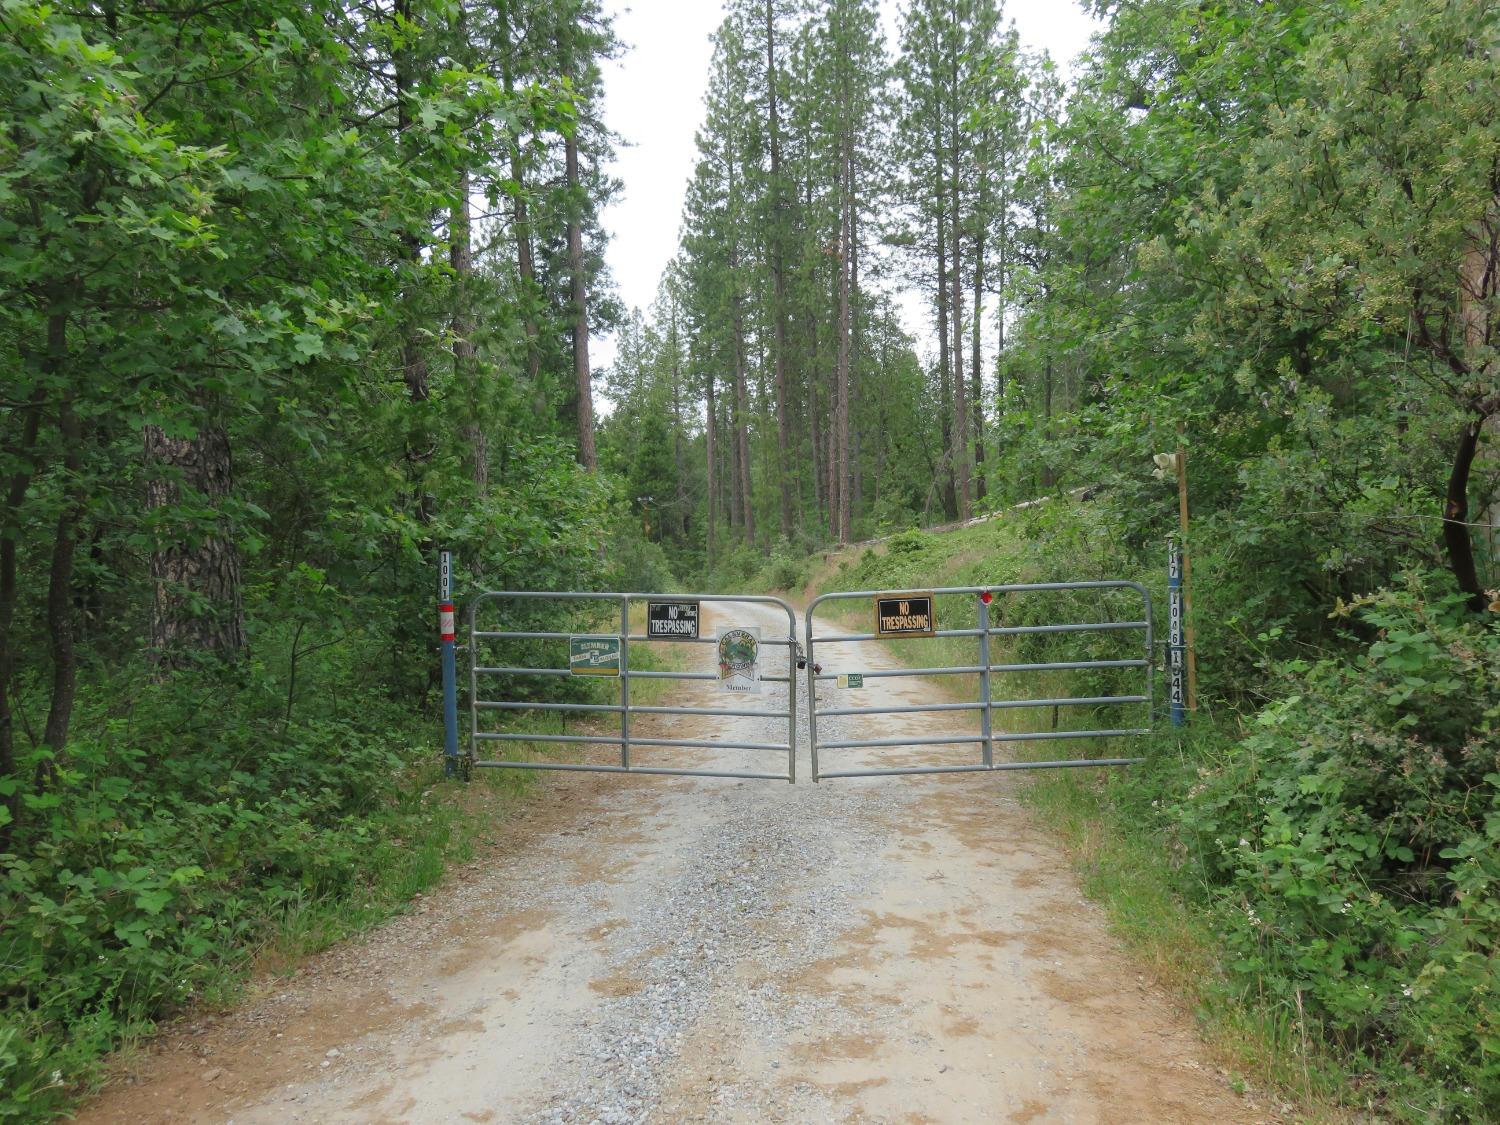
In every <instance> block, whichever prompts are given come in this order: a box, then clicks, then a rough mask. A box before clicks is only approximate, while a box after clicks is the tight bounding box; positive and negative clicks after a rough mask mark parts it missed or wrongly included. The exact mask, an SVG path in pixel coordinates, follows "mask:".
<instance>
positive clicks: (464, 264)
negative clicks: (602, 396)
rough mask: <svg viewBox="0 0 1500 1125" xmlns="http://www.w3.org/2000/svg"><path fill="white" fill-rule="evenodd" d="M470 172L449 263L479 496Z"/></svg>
mask: <svg viewBox="0 0 1500 1125" xmlns="http://www.w3.org/2000/svg"><path fill="white" fill-rule="evenodd" d="M470 225H471V224H470V221H469V173H468V171H467V170H466V171H464V172H461V173H460V174H459V177H458V198H457V199H456V200H455V201H454V204H453V218H452V228H453V229H452V231H451V232H450V239H451V241H450V244H449V247H448V262H449V264H450V265H451V266H452V267H453V278H454V302H453V374H454V382H455V384H456V385H457V386H458V387H459V388H461V392H462V397H461V401H462V403H463V407H462V409H463V411H464V413H465V414H466V415H467V417H466V418H465V420H464V423H463V425H462V427H461V430H460V434H461V436H462V438H463V444H464V452H465V455H466V456H467V457H468V460H469V477H470V479H471V480H472V481H473V482H474V488H475V491H477V492H478V493H479V495H480V496H485V495H488V493H489V489H490V454H489V440H488V437H487V435H486V434H485V432H484V426H483V425H482V424H481V421H480V412H479V401H480V387H479V370H478V363H477V352H476V349H475V347H474V340H473V335H474V313H473V300H474V294H473V284H474V257H473V252H472V251H471V249H470V246H469V238H470V231H469V228H470Z"/></svg>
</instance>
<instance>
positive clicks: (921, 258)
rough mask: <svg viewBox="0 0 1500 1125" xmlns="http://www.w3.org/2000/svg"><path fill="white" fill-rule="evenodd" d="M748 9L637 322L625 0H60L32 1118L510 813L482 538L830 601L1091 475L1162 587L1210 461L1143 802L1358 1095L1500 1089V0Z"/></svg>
mask: <svg viewBox="0 0 1500 1125" xmlns="http://www.w3.org/2000/svg"><path fill="white" fill-rule="evenodd" d="M724 7H725V16H724V20H723V23H722V25H721V27H720V29H719V30H718V32H717V34H716V36H715V38H714V45H713V60H712V69H711V73H710V75H709V82H708V95H707V98H706V103H705V106H704V112H703V118H702V123H701V125H700V128H699V131H698V134H697V151H698V159H697V163H696V167H695V169H694V172H693V175H692V178H691V181H690V183H689V184H688V185H687V190H686V196H685V202H684V208H683V214H682V223H681V234H680V244H679V246H678V247H677V250H676V253H675V255H674V256H673V258H672V262H671V265H670V266H669V268H668V269H667V271H666V273H665V275H664V276H663V277H662V279H661V283H660V287H659V290H658V293H657V296H656V300H655V301H654V303H653V304H652V305H651V306H650V307H649V308H647V309H633V308H632V309H626V308H624V307H622V305H621V302H620V300H619V298H618V296H617V295H616V294H615V292H614V289H613V285H612V281H611V278H610V276H609V273H608V270H607V268H606V266H605V256H604V251H605V247H606V245H607V242H608V237H609V234H608V230H607V229H606V224H605V221H604V216H605V215H606V213H607V212H606V208H607V207H608V204H609V202H610V200H611V199H612V198H614V197H615V195H616V194H617V193H618V192H619V191H620V190H621V189H622V185H621V184H619V183H618V182H616V181H615V180H614V179H613V178H612V175H611V172H610V168H611V159H612V154H613V151H614V149H615V147H616V146H617V145H619V144H620V143H622V138H621V137H617V136H615V135H613V134H612V133H611V131H610V129H609V128H608V127H607V126H606V125H605V123H604V115H603V100H604V81H603V68H604V67H605V66H606V65H607V64H608V62H609V60H611V59H613V58H615V57H617V56H618V55H619V54H620V53H621V52H622V51H624V50H627V49H628V45H627V44H624V43H622V42H620V41H619V39H618V37H617V35H616V33H615V31H614V29H613V27H612V25H611V21H610V18H609V12H608V11H606V10H605V7H604V6H603V5H602V3H601V2H600V0H304V2H300V3H295V4H294V3H289V2H286V0H236V2H234V3H228V4H226V3H214V2H201V0H88V2H78V0H55V2H42V0H0V96H3V99H4V102H5V128H4V130H3V131H0V289H3V294H4V300H3V301H0V348H3V350H4V360H3V368H0V370H3V373H4V374H3V380H0V1119H7V1118H16V1119H43V1118H45V1117H47V1116H49V1115H51V1114H53V1113H56V1112H58V1111H59V1110H60V1109H61V1108H63V1107H66V1106H67V1105H69V1104H71V1102H72V1100H73V1099H75V1098H76V1097H77V1096H78V1094H79V1093H80V1091H82V1090H84V1089H86V1088H87V1086H88V1084H89V1083H90V1082H91V1081H93V1080H94V1077H95V1076H96V1075H97V1073H98V1070H97V1067H98V1060H99V1059H100V1058H101V1057H103V1056H104V1055H106V1054H107V1052H109V1051H110V1050H112V1049H113V1048H115V1047H116V1046H118V1045H119V1044H121V1043H122V1042H126V1041H129V1040H131V1039H132V1038H134V1037H137V1036H139V1035H140V1034H142V1033H144V1032H146V1031H148V1030H149V1029H150V1028H151V1027H152V1026H153V1025H154V1023H155V1021H157V1020H160V1019H162V1018H164V1017H166V1016H168V1015H170V1014H172V1013H174V1012H178V1011H181V1010H183V1009H184V1008H185V1007H187V1006H189V1005H191V1004H194V1003H205V1002H209V1003H211V1002H214V1001H215V1000H216V998H222V997H223V996H225V995H229V994H230V993H232V990H233V987H234V982H235V981H236V980H239V979H242V977H243V975H244V973H245V972H247V971H248V970H249V969H250V968H251V967H253V966H254V965H255V964H256V963H257V958H261V957H263V956H264V954H265V951H266V950H267V949H268V948H270V947H272V946H275V945H276V943H277V942H279V941H284V940H285V935H287V934H288V933H292V932H296V933H299V934H301V935H302V937H301V938H299V939H298V940H301V941H302V942H303V945H301V946H297V948H312V947H315V946H316V945H318V944H319V943H326V942H328V941H332V940H336V939H337V938H338V937H340V936H343V935H344V934H347V933H349V932H353V931H355V930H357V929H359V928H361V927H364V926H368V925H371V924H374V923H375V922H377V921H379V920H380V919H381V918H382V917H385V916H387V915H388V914H389V912H390V911H392V910H394V909H398V908H399V904H400V902H401V901H403V900H404V898H407V897H410V895H411V894H412V893H414V892H415V891H417V890H419V889H421V888H422V887H424V886H427V885H430V884H431V883H432V882H433V881H434V880H435V879H437V878H438V877H439V875H440V874H441V871H442V868H443V865H444V863H445V862H447V861H449V860H450V859H451V858H452V857H454V856H455V855H460V854H462V852H463V849H464V847H466V846H467V845H466V843H465V841H466V839H467V836H466V833H467V832H468V831H469V829H468V828H466V827H465V825H466V824H468V823H469V821H467V820H466V819H465V818H466V817H472V816H473V815H474V814H473V811H472V810H471V809H470V810H467V811H466V807H465V806H464V805H463V802H462V801H460V800H459V799H458V798H457V797H455V796H453V794H452V790H453V787H451V786H446V785H444V784H443V783H442V782H441V780H440V777H439V775H440V770H439V769H438V768H437V764H436V754H435V748H436V745H437V742H438V739H439V731H438V730H437V729H436V718H437V714H438V695H437V661H436V635H435V633H434V631H433V625H434V613H433V609H432V607H433V603H434V599H435V588H434V581H435V570H434V558H435V552H436V551H437V549H438V548H439V547H443V548H448V549H451V550H453V551H454V552H455V554H456V557H457V559H458V560H459V567H460V580H459V593H460V598H462V596H463V595H464V594H465V593H466V592H469V591H473V590H477V589H482V588H491V589H506V588H512V589H548V588H552V589H575V590H588V589H621V588H633V589H639V590H656V589H672V588H696V589H705V590H707V589H747V588H751V587H754V588H755V589H756V590H764V589H769V588H775V589H783V590H792V589H798V588H801V587H803V586H804V585H805V584H806V583H807V581H808V579H809V576H810V574H811V573H812V566H813V564H814V563H815V562H816V560H817V559H819V558H820V557H821V556H822V554H823V553H825V552H827V551H829V550H831V549H834V548H837V547H839V546H844V545H848V544H853V543H857V542H861V541H864V540H868V539H873V538H875V537H883V536H892V535H896V536H898V538H900V537H901V536H903V535H904V536H906V537H907V538H905V539H904V540H902V542H904V543H905V544H906V546H907V548H908V549H909V550H910V551H915V552H920V551H922V550H929V549H935V548H933V547H932V543H931V541H930V540H929V539H924V538H922V537H921V536H920V535H919V533H917V532H916V531H914V530H913V529H919V528H923V527H932V526H935V525H945V524H953V523H958V522H961V521H968V520H970V519H972V518H973V517H975V516H981V515H987V514H990V513H998V512H1004V511H1006V510H1007V509H1010V508H1012V507H1014V506H1015V505H1018V504H1022V503H1025V502H1029V501H1032V500H1037V499H1039V498H1043V497H1050V498H1055V500H1056V503H1055V504H1054V506H1053V507H1052V508H1051V509H1049V510H1048V512H1047V514H1046V516H1045V517H1044V518H1038V519H1037V520H1035V521H1033V523H1032V524H1030V525H1029V527H1030V531H1029V532H1028V534H1029V535H1030V537H1031V539H1030V543H1029V546H1028V557H1029V559H1030V562H1029V564H1028V565H1029V566H1030V567H1031V568H1032V569H1033V570H1036V571H1042V572H1046V573H1048V574H1050V575H1052V576H1055V577H1058V578H1090V577H1101V576H1108V577H1122V576H1123V577H1130V576H1136V575H1145V574H1148V573H1149V574H1151V575H1153V576H1154V575H1157V574H1158V573H1159V572H1160V571H1161V570H1162V569H1163V567H1164V558H1165V540H1166V537H1167V536H1168V535H1169V534H1170V533H1171V532H1173V531H1174V530H1175V528H1176V526H1177V507H1176V498H1175V493H1174V492H1173V490H1172V485H1171V483H1170V482H1163V481H1161V480H1158V479H1156V478H1154V477H1153V475H1152V471H1151V470H1152V456H1153V454H1156V453H1160V452H1162V451H1164V450H1171V449H1174V448H1181V449H1182V450H1183V451H1184V452H1185V455H1186V458H1187V463H1188V465H1189V466H1190V478H1191V490H1192V491H1191V502H1192V520H1193V522H1192V531H1191V535H1190V537H1189V540H1188V548H1189V551H1190V554H1191V556H1192V559H1193V567H1194V571H1193V574H1194V582H1195V586H1194V613H1195V623H1196V625H1197V635H1198V643H1199V647H1200V652H1201V653H1202V655H1203V676H1202V682H1201V685H1200V692H1201V698H1202V706H1201V711H1200V714H1199V715H1198V716H1195V721H1194V726H1193V728H1192V732H1191V734H1190V735H1189V736H1188V737H1186V738H1184V739H1176V738H1175V737H1174V738H1171V739H1169V738H1167V737H1166V736H1164V737H1163V739H1162V741H1161V747H1162V749H1161V754H1162V759H1161V760H1162V762H1163V763H1165V764H1164V765H1163V766H1162V768H1161V769H1160V770H1143V771H1140V772H1139V773H1138V774H1137V775H1135V776H1136V777H1137V778H1138V779H1139V780H1137V781H1134V782H1126V783H1123V784H1124V785H1125V786H1126V789H1122V790H1120V791H1119V792H1118V793H1117V794H1116V797H1117V798H1118V799H1117V800H1115V797H1111V798H1110V800H1114V801H1115V804H1116V806H1117V808H1118V809H1121V810H1134V811H1136V812H1140V813H1141V815H1142V817H1144V818H1145V820H1144V821H1143V823H1144V824H1145V830H1149V831H1150V832H1153V833H1156V834H1157V837H1158V838H1160V839H1162V840H1166V841H1169V848H1168V854H1170V855H1172V856H1173V857H1174V859H1173V863H1174V866H1175V869H1177V870H1180V871H1181V872H1182V886H1183V888H1185V889H1184V890H1183V893H1184V895H1186V896H1187V897H1189V898H1194V896H1196V901H1198V902H1200V904H1201V907H1202V910H1203V911H1204V912H1205V916H1211V917H1213V918H1214V919H1216V921H1215V922H1214V925H1216V926H1218V927H1220V928H1219V931H1218V932H1219V933H1220V934H1221V936H1222V940H1223V946H1224V961H1225V965H1226V976H1227V979H1228V980H1229V982H1230V983H1229V984H1228V985H1226V988H1228V989H1229V990H1230V991H1233V992H1235V994H1236V995H1237V996H1238V997H1240V998H1241V1000H1242V1001H1243V1002H1244V1003H1245V1004H1247V1005H1250V1006H1252V1007H1254V1006H1256V1005H1259V1006H1260V1007H1261V1009H1263V1010H1268V1011H1272V1012H1276V1011H1281V1012H1285V1011H1289V1010H1291V1007H1290V1005H1291V1004H1292V998H1293V997H1295V1005H1296V1011H1297V1012H1298V1013H1299V1015H1298V1019H1299V1020H1301V1019H1303V1017H1304V1016H1306V1017H1307V1018H1308V1020H1310V1021H1311V1023H1312V1026H1314V1027H1315V1029H1316V1033H1317V1035H1318V1037H1319V1039H1320V1041H1322V1042H1324V1043H1326V1045H1327V1050H1328V1052H1329V1056H1328V1057H1329V1058H1331V1059H1334V1060H1336V1065H1337V1066H1339V1067H1342V1068H1346V1072H1347V1073H1349V1074H1352V1075H1355V1076H1356V1079H1355V1080H1354V1081H1353V1082H1352V1085H1351V1087H1350V1089H1351V1091H1352V1092H1351V1094H1350V1097H1351V1098H1353V1099H1354V1101H1355V1103H1357V1104H1360V1105H1364V1104H1366V1103H1368V1104H1370V1105H1379V1106H1380V1107H1381V1109H1382V1112H1388V1113H1389V1114H1391V1115H1392V1116H1394V1117H1397V1118H1400V1119H1407V1120H1414V1121H1417V1120H1421V1121H1426V1120H1433V1121H1476V1122H1477V1121H1483V1120H1493V1119H1494V1116H1495V1115H1497V1114H1500V948H1497V933H1500V882H1497V880H1500V593H1497V588H1500V532H1497V523H1500V420H1497V419H1500V355H1497V350H1496V349H1497V345H1500V6H1497V5H1495V4H1493V3H1490V2H1489V0H1378V2H1360V0H1295V2H1294V0H1269V2H1268V0H1220V2H1219V3H1216V4H1202V5H1185V4H1180V3H1177V2H1175V0H1095V2H1092V3H1089V4H1087V5H1086V7H1088V8H1090V10H1091V11H1092V12H1093V13H1094V14H1095V15H1096V16H1097V17H1099V18H1100V19H1101V20H1103V21H1104V30H1103V31H1102V32H1101V33H1100V34H1099V35H1098V36H1096V38H1095V40H1094V41H1093V43H1092V45H1091V46H1090V48H1089V50H1088V51H1087V52H1086V53H1085V55H1084V56H1083V57H1082V58H1081V59H1080V60H1079V61H1078V62H1077V64H1076V66H1075V67H1074V69H1073V70H1072V71H1071V72H1065V70H1064V69H1063V68H1062V67H1061V66H1060V61H1059V60H1056V59H1052V58H1049V57H1048V56H1047V55H1046V54H1045V53H1043V52H1039V51H1036V50H1034V49H1033V48H1031V47H1030V46H1029V45H1027V44H1025V43H1023V42H1022V41H1021V39H1020V38H1019V36H1018V33H1017V32H1016V30H1015V28H1014V26H1013V25H1012V24H1011V22H1010V21H1009V19H1008V17H1007V15H1006V12H1005V10H1004V8H1003V6H1002V4H1001V0H903V2H902V3H901V4H900V11H899V15H898V16H897V18H896V20H895V24H894V25H893V26H892V27H890V29H889V31H890V35H889V38H888V37H887V35H886V33H885V31H884V30H883V25H882V13H881V6H880V5H879V4H878V3H877V2H876V0H726V3H725V5H724ZM913 310H915V311H913ZM914 319H915V320H918V321H920V324H921V328H920V330H919V331H918V330H914V328H913V327H912V322H913V320H914ZM611 332H613V333H615V334H616V339H617V343H618V346H617V349H616V351H617V354H616V356H615V358H614V360H613V362H611V363H610V364H609V365H608V366H607V367H606V368H604V369H602V370H595V367H594V366H593V365H591V361H590V350H589V348H590V340H591V338H592V339H597V338H599V337H600V336H601V335H605V334H608V333H611ZM596 398H597V401H596ZM1069 496H1072V497H1073V498H1074V499H1071V500H1068V499H1065V498H1066V497H1069ZM1080 497H1086V498H1080ZM994 580H999V581H1003V580H1005V577H1004V576H996V577H995V579H994ZM1153 580H1154V579H1153ZM1112 784H1113V783H1112ZM1130 786H1134V788H1129V787H1130ZM1114 792H1115V791H1114V790H1111V793H1114ZM1168 804H1170V805H1171V806H1172V810H1173V811H1172V813H1171V814H1170V815H1169V814H1168V813H1167V812H1166V811H1165V806H1166V805H1168ZM1147 810H1156V811H1155V812H1152V811H1147ZM1152 818H1155V819H1152ZM1236 841H1238V843H1236ZM351 904H360V905H351ZM1298 1026H1299V1027H1300V1028H1301V1029H1302V1030H1301V1035H1302V1038H1303V1039H1305V1037H1306V1028H1307V1026H1308V1024H1307V1023H1300V1024H1299V1025H1298ZM1341 1073H1343V1072H1342V1071H1341Z"/></svg>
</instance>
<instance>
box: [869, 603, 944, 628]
mask: <svg viewBox="0 0 1500 1125" xmlns="http://www.w3.org/2000/svg"><path fill="white" fill-rule="evenodd" d="M936 630H937V625H936V624H935V623H934V617H933V609H932V595H931V594H895V595H892V596H889V597H887V596H880V597H877V598H876V599H875V635H876V636H877V637H930V636H932V634H933V633H934V632H935V631H936Z"/></svg>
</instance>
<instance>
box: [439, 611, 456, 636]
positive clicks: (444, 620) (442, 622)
mask: <svg viewBox="0 0 1500 1125" xmlns="http://www.w3.org/2000/svg"><path fill="white" fill-rule="evenodd" d="M438 632H439V633H440V634H441V636H442V639H443V640H445V641H451V640H455V639H456V637H457V634H455V633H454V631H453V603H452V602H444V603H443V604H442V605H440V606H438Z"/></svg>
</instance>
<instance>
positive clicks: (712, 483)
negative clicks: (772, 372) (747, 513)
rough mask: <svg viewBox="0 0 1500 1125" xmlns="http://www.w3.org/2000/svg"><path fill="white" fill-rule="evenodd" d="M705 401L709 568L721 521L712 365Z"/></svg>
mask: <svg viewBox="0 0 1500 1125" xmlns="http://www.w3.org/2000/svg"><path fill="white" fill-rule="evenodd" d="M704 403H705V407H706V414H707V418H706V423H707V424H706V425H705V426H704V430H703V444H704V447H705V452H706V454H707V457H706V461H707V472H708V489H707V492H708V526H707V528H706V529H705V530H704V557H705V559H706V561H707V565H708V567H709V569H712V568H713V565H714V531H715V529H716V528H717V527H718V523H719V491H718V484H717V478H716V475H715V473H714V463H715V458H716V456H717V450H715V449H714V430H715V429H716V428H717V425H718V422H717V417H716V415H715V412H714V411H715V407H714V369H713V366H712V365H709V368H708V378H707V383H706V384H705V388H704Z"/></svg>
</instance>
